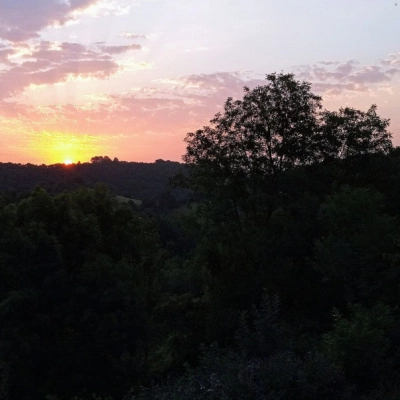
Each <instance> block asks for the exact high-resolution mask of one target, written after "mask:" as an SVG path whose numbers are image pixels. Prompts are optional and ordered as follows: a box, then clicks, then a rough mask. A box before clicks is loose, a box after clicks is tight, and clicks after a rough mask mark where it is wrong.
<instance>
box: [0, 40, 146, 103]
mask: <svg viewBox="0 0 400 400" xmlns="http://www.w3.org/2000/svg"><path fill="white" fill-rule="evenodd" d="M139 48H140V46H139V45H135V44H131V45H127V46H103V45H99V44H97V45H92V46H85V45H82V44H79V43H61V44H58V45H57V46H55V45H54V44H53V43H50V42H46V41H41V42H39V43H38V44H37V45H36V46H34V47H33V48H32V49H30V50H29V52H27V54H25V55H24V56H22V60H26V61H23V62H22V63H16V62H14V63H11V62H10V61H9V60H8V56H9V55H10V54H12V52H13V51H14V50H11V49H9V48H8V47H4V49H3V50H2V49H1V48H0V60H1V57H3V58H4V64H5V66H6V68H4V69H3V70H0V99H1V98H3V99H4V98H9V97H12V96H15V95H18V94H20V93H21V92H23V90H24V89H26V88H27V87H29V85H31V84H35V85H51V84H55V83H58V82H65V81H66V80H67V79H69V78H70V77H71V76H73V77H92V78H98V79H104V78H107V77H110V76H112V75H113V74H115V73H116V72H117V71H118V70H119V69H120V68H121V67H120V65H118V63H117V62H116V61H114V60H113V59H112V57H111V55H112V54H122V53H124V52H128V51H130V50H137V49H139ZM3 52H4V54H3Z"/></svg>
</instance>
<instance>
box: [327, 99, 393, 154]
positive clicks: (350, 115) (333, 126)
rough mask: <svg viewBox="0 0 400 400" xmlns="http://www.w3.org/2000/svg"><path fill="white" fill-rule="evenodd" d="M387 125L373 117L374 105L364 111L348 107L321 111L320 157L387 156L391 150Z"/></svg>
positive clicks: (386, 121)
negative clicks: (371, 154) (379, 154)
mask: <svg viewBox="0 0 400 400" xmlns="http://www.w3.org/2000/svg"><path fill="white" fill-rule="evenodd" d="M388 126H389V120H388V119H382V118H380V117H379V116H378V115H377V114H376V105H372V106H371V107H370V108H369V110H368V111H367V112H363V111H360V110H355V109H354V108H349V107H346V108H341V109H340V110H339V111H338V112H336V111H333V112H331V111H326V110H325V111H324V112H323V113H322V115H321V128H320V129H321V140H320V149H321V157H322V159H326V158H346V157H350V156H355V155H362V154H367V153H384V154H387V153H388V152H389V151H390V150H391V149H392V142H391V137H392V135H391V134H390V133H389V132H388V131H387V127H388Z"/></svg>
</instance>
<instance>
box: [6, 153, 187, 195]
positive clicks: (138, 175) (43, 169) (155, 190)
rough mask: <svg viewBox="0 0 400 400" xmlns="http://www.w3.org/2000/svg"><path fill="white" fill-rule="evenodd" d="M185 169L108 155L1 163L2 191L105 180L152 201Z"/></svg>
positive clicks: (174, 164)
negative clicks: (67, 162)
mask: <svg viewBox="0 0 400 400" xmlns="http://www.w3.org/2000/svg"><path fill="white" fill-rule="evenodd" d="M182 168H183V165H182V164H181V163H178V162H173V161H164V160H157V161H156V162H154V163H137V162H126V161H119V160H118V159H116V158H114V159H113V160H111V159H110V158H109V157H107V156H96V157H92V159H91V162H87V163H78V164H71V165H65V164H53V165H44V164H43V165H34V164H13V163H0V191H1V192H8V193H10V194H13V193H20V192H23V191H26V192H28V191H31V190H32V189H34V188H35V187H36V186H41V187H42V188H45V189H46V190H47V191H49V192H51V193H60V192H62V191H63V190H73V189H77V188H80V187H92V186H93V185H95V184H97V183H104V184H106V185H107V187H108V188H109V189H110V190H111V191H112V192H113V193H115V194H117V195H120V196H124V197H128V198H132V199H138V200H146V201H150V202H152V201H155V200H156V199H157V198H158V197H160V196H162V195H163V194H164V193H165V192H166V191H168V190H171V188H169V187H168V182H169V179H170V177H171V176H173V175H175V174H177V173H179V172H181V171H182ZM177 196H178V197H179V192H177Z"/></svg>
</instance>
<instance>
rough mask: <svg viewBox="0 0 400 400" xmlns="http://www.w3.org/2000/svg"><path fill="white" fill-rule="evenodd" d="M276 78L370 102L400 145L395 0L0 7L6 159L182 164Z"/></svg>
mask: <svg viewBox="0 0 400 400" xmlns="http://www.w3.org/2000/svg"><path fill="white" fill-rule="evenodd" d="M273 72H277V73H281V72H283V73H293V74H295V77H296V79H298V80H305V81H308V82H310V83H312V91H313V92H314V93H315V94H318V95H320V96H322V99H323V102H322V105H323V107H324V108H325V109H328V110H330V111H334V110H338V109H339V108H340V107H354V108H357V109H360V110H363V111H367V109H368V108H369V107H370V106H371V105H372V104H376V105H377V107H378V108H377V112H378V114H379V115H380V116H381V117H382V118H390V120H391V124H390V128H389V130H390V132H391V133H392V134H393V143H394V144H395V145H400V2H399V5H397V4H396V1H395V0H393V1H392V0H301V1H300V0H201V1H200V0H129V1H128V0H118V1H117V0H0V162H13V163H22V164H26V163H32V164H47V165H48V164H55V163H64V162H74V163H75V162H78V161H81V162H87V161H89V160H90V159H91V157H93V156H100V155H102V156H108V157H110V158H114V157H117V158H118V159H119V160H124V161H137V162H154V161H155V160H156V159H164V160H173V161H181V157H182V155H183V154H184V152H185V143H184V141H183V139H184V138H185V136H186V134H187V133H188V132H192V131H195V130H197V129H200V128H202V127H203V126H204V125H208V123H209V121H210V120H211V119H212V118H213V116H214V115H215V114H216V113H217V112H219V111H221V110H222V109H223V104H224V102H225V100H226V99H227V98H228V97H233V98H238V99H239V98H241V97H242V95H243V87H244V86H248V87H250V88H252V87H255V86H257V85H263V84H265V83H266V81H265V76H266V75H267V74H270V73H273Z"/></svg>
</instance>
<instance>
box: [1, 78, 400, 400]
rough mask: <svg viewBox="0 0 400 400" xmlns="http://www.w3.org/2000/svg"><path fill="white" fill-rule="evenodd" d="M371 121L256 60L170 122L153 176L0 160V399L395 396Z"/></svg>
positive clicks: (394, 245) (375, 130) (388, 260)
mask: <svg viewBox="0 0 400 400" xmlns="http://www.w3.org/2000/svg"><path fill="white" fill-rule="evenodd" d="M388 127H389V121H388V120H385V119H382V118H381V117H379V116H378V114H377V107H376V106H374V105H373V106H371V108H370V109H369V110H367V111H365V112H364V111H360V110H356V109H353V108H342V109H340V110H338V111H333V112H332V111H327V110H324V109H323V108H322V99H321V98H320V97H319V96H316V95H315V94H313V93H312V91H311V85H310V84H309V83H307V82H301V81H297V80H296V79H295V77H294V76H293V75H291V74H287V75H285V74H270V75H267V82H266V84H265V85H264V86H259V87H256V88H255V89H248V88H245V90H244V96H243V98H242V99H241V100H233V99H230V98H229V99H228V100H227V101H226V103H225V105H224V109H223V111H222V112H221V113H218V114H217V115H216V116H215V117H214V118H213V119H212V120H211V121H210V124H209V126H205V127H203V128H202V129H199V130H197V131H195V132H191V133H188V134H187V136H186V138H185V141H186V144H187V150H186V153H185V155H184V157H183V159H184V162H185V166H182V165H181V164H179V163H169V162H161V161H160V162H158V163H156V164H158V166H154V168H162V169H163V171H165V174H164V175H163V179H162V182H161V181H160V183H158V189H157V190H156V189H154V188H155V187H156V186H157V184H155V183H154V182H155V180H153V181H152V182H151V180H152V179H155V178H154V177H152V178H151V179H147V180H144V181H143V188H142V192H135V191H134V190H135V189H134V182H135V181H134V179H135V178H132V177H131V178H128V177H127V175H126V174H125V172H123V171H126V170H127V168H128V167H127V166H126V165H129V164H130V163H124V162H120V161H118V160H114V161H111V159H109V158H108V157H107V158H105V157H95V158H94V159H93V160H92V161H93V162H92V163H90V164H87V165H86V166H84V165H82V166H78V165H76V166H72V168H75V172H74V173H73V174H75V175H72V178H71V175H68V174H69V173H71V171H73V170H72V169H68V168H70V167H66V166H56V167H50V166H49V167H46V166H40V167H39V166H29V167H25V166H15V165H13V164H2V165H1V168H2V170H5V169H8V170H11V169H13V168H15V171H18V172H15V173H14V175H12V176H13V178H12V179H11V178H7V179H10V182H11V181H12V184H10V185H9V186H4V181H5V179H6V178H4V177H3V178H2V179H3V181H2V194H1V196H0V226H1V229H0V398H1V399H4V400H38V399H45V400H73V399H74V400H89V399H92V400H93V399H96V400H106V399H108V400H109V399H113V400H118V399H121V400H122V399H124V400H155V399H158V400H163V399H165V400H174V399H177V400H178V399H179V400H189V399H194V400H200V399H201V400H203V399H204V400H206V399H207V400H219V399H221V400H237V399H243V400H261V399H266V400H293V399H298V400H325V399H330V400H340V399H343V400H355V399H360V400H376V399H387V400H397V399H399V398H400V361H399V360H400V328H399V327H400V310H399V305H400V303H399V290H400V229H399V228H400V224H399V218H400V202H399V198H400V148H396V147H394V146H393V145H392V141H391V134H390V133H389V131H388ZM98 165H101V167H102V168H103V169H102V171H112V168H115V169H116V171H115V175H113V176H112V177H111V172H110V173H109V174H110V175H109V176H108V180H107V176H106V172H104V174H103V175H96V174H97V173H99V171H100V169H98V170H94V169H93V168H95V167H97V168H98ZM83 166H84V168H86V172H82V171H81V172H79V175H78V173H77V172H76V171H79V168H83ZM24 168H25V171H27V172H26V174H25V173H24ZM51 168H53V172H52V175H51V179H50V178H48V176H49V175H46V178H40V179H39V178H38V180H37V181H36V180H35V181H34V185H33V187H28V186H23V187H20V186H16V182H17V184H18V182H28V181H31V183H33V180H31V178H28V176H32V175H29V174H31V173H33V172H32V171H36V172H35V173H38V172H37V171H40V173H43V176H45V172H44V171H47V170H49V169H51ZM125 168H126V170H125ZM28 171H29V172H28ZM88 171H91V172H90V173H92V174H93V179H90V180H89V178H87V177H88V176H89V175H88V174H89V172H88ZM96 171H97V172H96ZM118 171H120V173H121V175H120V176H119V177H118V173H119V172H118ZM46 173H47V172H46ZM38 174H39V173H38ZM84 174H87V175H84ZM99 174H100V173H99ZM113 174H114V172H113ZM10 176H11V175H10ZM37 176H39V175H37ZM78 176H79V177H80V178H79V179H81V181H80V180H79V179H76V177H78ZM83 176H85V177H84V178H83ZM148 176H152V175H150V174H149V175H148ZM166 176H169V177H170V185H171V186H170V191H168V190H167V191H166V188H165V181H164V177H166ZM35 179H36V178H35ZM41 179H43V182H42V181H41ZM129 179H132V180H131V181H129ZM96 182H103V183H96ZM115 182H117V183H115ZM124 182H125V183H126V186H125V189H124ZM18 185H19V184H18ZM120 185H121V186H120ZM129 185H131V186H129ZM146 185H148V187H146ZM121 188H122V191H121ZM28 189H29V190H28ZM124 190H125V191H124ZM174 190H175V191H176V192H174ZM150 192H151V193H153V194H154V195H149V194H147V195H143V193H150ZM163 193H164V200H165V207H160V206H159V205H160V203H159V202H157V201H155V200H154V199H156V198H158V197H157V196H160V195H161V194H163ZM171 193H175V194H171ZM176 193H178V194H180V196H179V195H178V194H176ZM182 193H183V194H182ZM167 194H169V196H170V197H168V195H167ZM116 195H117V196H116ZM121 196H126V197H128V198H133V199H141V200H143V199H145V198H148V199H153V200H154V202H153V203H152V202H149V204H148V205H147V206H146V204H140V203H135V202H134V201H122V200H121ZM171 196H172V197H171ZM168 199H169V200H168ZM167 200H168V201H167Z"/></svg>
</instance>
